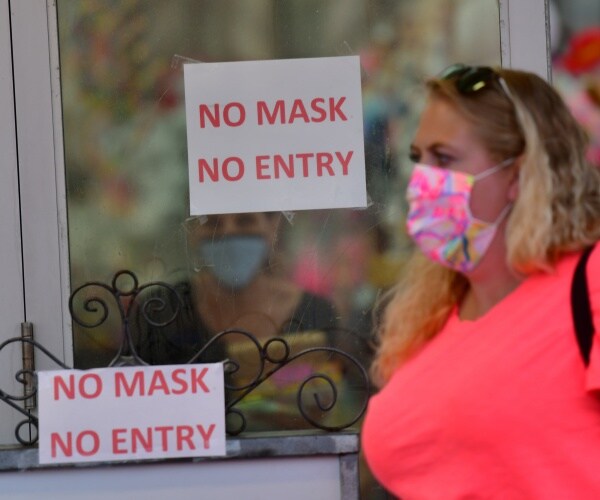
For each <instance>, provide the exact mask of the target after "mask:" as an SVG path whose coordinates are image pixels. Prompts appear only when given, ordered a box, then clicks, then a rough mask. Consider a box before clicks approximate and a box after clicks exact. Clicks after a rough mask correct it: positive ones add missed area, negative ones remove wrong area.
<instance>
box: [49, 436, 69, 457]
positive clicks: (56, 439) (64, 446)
mask: <svg viewBox="0 0 600 500" xmlns="http://www.w3.org/2000/svg"><path fill="white" fill-rule="evenodd" d="M57 447H58V448H60V449H61V451H62V454H63V455H64V456H65V457H71V456H73V435H72V433H71V432H67V442H66V443H65V442H64V441H63V439H62V437H61V436H60V434H59V433H58V432H53V433H52V434H50V454H51V455H52V458H55V457H56V455H57V450H56V448H57Z"/></svg>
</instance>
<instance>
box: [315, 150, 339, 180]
mask: <svg viewBox="0 0 600 500" xmlns="http://www.w3.org/2000/svg"><path fill="white" fill-rule="evenodd" d="M332 161H333V155H331V154H330V153H317V176H318V177H323V169H326V170H327V172H329V175H331V176H332V177H333V176H334V175H335V172H334V171H333V168H332V167H331V162H332Z"/></svg>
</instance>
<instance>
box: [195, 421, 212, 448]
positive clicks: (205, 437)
mask: <svg viewBox="0 0 600 500" xmlns="http://www.w3.org/2000/svg"><path fill="white" fill-rule="evenodd" d="M196 428H197V429H198V431H200V435H201V436H202V441H203V444H204V449H205V450H208V448H209V447H210V442H209V441H210V437H211V436H212V433H213V431H214V430H215V424H210V427H209V428H208V432H207V431H205V430H204V427H203V426H202V425H197V426H196Z"/></svg>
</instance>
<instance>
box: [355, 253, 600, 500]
mask: <svg viewBox="0 0 600 500" xmlns="http://www.w3.org/2000/svg"><path fill="white" fill-rule="evenodd" d="M598 247H600V245H597V247H596V249H595V250H594V252H593V253H592V255H591V256H590V260H589V261H588V270H587V275H588V286H589V287H590V299H591V302H592V311H593V315H594V322H595V326H596V331H597V332H598V333H597V334H596V337H595V344H594V346H593V348H592V353H591V360H590V366H589V368H588V369H587V370H586V368H585V365H584V363H583V360H582V358H581V355H580V353H579V350H578V346H577V341H576V339H575V333H574V331H573V323H572V318H571V308H570V284H571V278H572V275H573V271H574V269H575V265H576V262H577V258H578V255H572V256H568V257H566V258H564V259H563V260H562V261H561V262H560V263H559V265H558V267H557V270H556V273H554V274H551V275H542V274H540V275H535V276H532V277H530V278H528V279H526V280H525V281H524V282H523V283H522V284H521V285H520V286H519V287H518V288H517V289H516V290H514V291H513V292H512V293H511V294H510V295H508V296H507V297H505V298H504V299H503V300H502V301H501V302H500V303H498V304H497V305H496V306H495V307H494V308H492V309H491V310H490V311H488V312H487V313H486V314H485V315H484V316H482V317H481V318H479V319H477V320H475V321H461V320H460V319H459V318H458V316H457V314H456V313H454V314H453V315H452V316H451V317H450V318H449V320H448V322H447V323H446V325H445V327H444V328H443V330H442V331H441V332H440V333H439V334H438V335H437V336H436V337H435V338H434V339H433V340H432V341H430V342H429V343H428V344H427V346H426V347H425V348H424V349H423V350H422V351H420V353H419V354H417V355H416V356H414V357H413V358H412V359H411V360H410V361H409V362H407V363H406V364H404V365H403V366H402V367H401V368H400V369H399V370H397V371H396V373H395V374H394V375H393V376H392V378H391V379H390V381H389V382H388V383H387V385H386V386H385V387H384V388H383V389H382V390H381V392H379V393H378V394H377V395H375V396H374V397H373V398H372V399H371V401H370V403H369V408H368V412H367V416H366V420H365V423H364V426H363V431H362V444H363V449H364V453H365V455H366V458H367V461H368V463H369V465H370V467H371V469H372V472H373V474H374V475H375V477H376V478H377V479H378V480H379V481H380V482H381V484H382V485H383V486H384V487H386V488H387V489H388V490H389V491H391V492H392V493H394V494H395V495H398V496H401V497H402V499H403V500H411V499H442V498H443V499H456V498H461V499H462V498H465V499H466V498H469V499H477V498H501V499H509V500H512V499H569V500H570V499H577V500H585V499H594V500H597V499H599V498H600V393H599V392H595V391H596V390H599V389H600V339H599V337H600V248H598Z"/></svg>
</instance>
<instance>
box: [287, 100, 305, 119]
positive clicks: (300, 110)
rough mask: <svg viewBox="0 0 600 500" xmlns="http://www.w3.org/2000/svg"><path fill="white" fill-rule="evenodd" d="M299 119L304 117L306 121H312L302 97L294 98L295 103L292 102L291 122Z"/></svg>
mask: <svg viewBox="0 0 600 500" xmlns="http://www.w3.org/2000/svg"><path fill="white" fill-rule="evenodd" d="M297 119H302V121H303V122H304V123H308V122H310V119H309V118H308V113H307V112H306V108H305V107H304V103H303V102H302V99H294V104H292V111H290V119H289V123H293V122H295V121H296V120H297Z"/></svg>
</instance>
